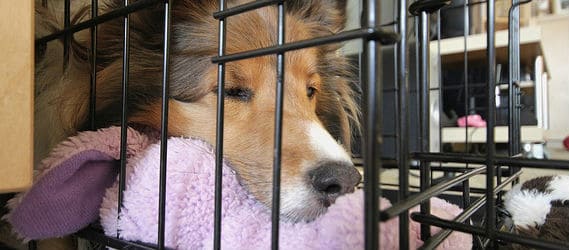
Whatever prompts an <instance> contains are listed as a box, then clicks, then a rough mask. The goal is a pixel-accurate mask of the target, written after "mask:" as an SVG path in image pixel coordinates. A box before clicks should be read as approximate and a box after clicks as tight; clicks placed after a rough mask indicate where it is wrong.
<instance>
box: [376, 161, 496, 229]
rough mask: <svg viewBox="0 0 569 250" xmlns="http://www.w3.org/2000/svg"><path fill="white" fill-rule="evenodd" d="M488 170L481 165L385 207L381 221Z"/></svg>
mask: <svg viewBox="0 0 569 250" xmlns="http://www.w3.org/2000/svg"><path fill="white" fill-rule="evenodd" d="M485 170H486V167H479V168H475V169H472V170H471V171H470V172H467V173H464V174H461V175H459V176H457V177H455V178H452V179H449V180H447V181H444V182H441V183H438V184H436V185H434V186H431V187H430V188H428V189H426V190H424V191H422V192H421V193H417V194H415V195H412V196H409V197H408V198H407V199H405V200H404V201H402V202H400V203H397V204H395V205H394V206H392V207H390V208H388V209H385V210H383V211H381V213H380V215H379V218H380V220H381V221H386V220H389V219H391V218H393V217H395V216H397V215H398V214H400V213H402V212H403V211H405V210H408V209H410V208H411V207H413V206H416V205H417V204H419V203H421V202H423V201H425V200H427V199H429V198H431V197H433V196H435V195H438V194H440V193H442V192H444V191H446V190H447V189H449V188H450V187H453V186H455V185H457V184H459V183H460V182H463V181H464V180H466V179H469V178H470V177H472V176H474V175H477V174H480V173H482V172H484V171H485Z"/></svg>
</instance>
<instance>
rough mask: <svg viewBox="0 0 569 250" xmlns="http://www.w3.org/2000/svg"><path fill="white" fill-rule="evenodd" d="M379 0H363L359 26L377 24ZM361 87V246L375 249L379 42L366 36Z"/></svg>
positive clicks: (379, 165)
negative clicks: (363, 231)
mask: <svg viewBox="0 0 569 250" xmlns="http://www.w3.org/2000/svg"><path fill="white" fill-rule="evenodd" d="M379 21H380V6H379V1H374V0H365V1H363V19H362V22H363V23H362V27H364V28H368V29H374V28H376V27H379ZM362 56H363V57H362V64H363V65H362V90H363V95H364V96H363V99H362V101H363V110H364V114H365V115H364V123H363V124H364V130H363V135H364V136H363V145H362V153H363V158H364V193H365V194H364V195H365V201H364V206H365V208H364V220H365V249H368V250H372V249H373V250H376V249H378V246H379V237H377V236H378V235H379V227H378V221H379V217H378V215H379V213H378V208H379V201H378V198H379V196H380V195H381V190H380V189H379V186H378V185H379V172H380V170H381V162H380V161H378V160H377V159H378V158H379V157H378V156H379V154H381V151H380V149H381V143H382V138H381V137H379V136H381V124H382V116H381V109H379V108H378V100H382V98H381V95H382V91H381V90H382V89H383V87H382V83H381V80H380V79H381V75H380V74H381V57H380V56H381V51H380V43H379V42H378V41H375V40H373V38H368V39H365V40H363V55H362Z"/></svg>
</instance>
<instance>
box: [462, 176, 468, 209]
mask: <svg viewBox="0 0 569 250" xmlns="http://www.w3.org/2000/svg"><path fill="white" fill-rule="evenodd" d="M469 206H470V179H466V180H465V181H464V182H462V207H469Z"/></svg>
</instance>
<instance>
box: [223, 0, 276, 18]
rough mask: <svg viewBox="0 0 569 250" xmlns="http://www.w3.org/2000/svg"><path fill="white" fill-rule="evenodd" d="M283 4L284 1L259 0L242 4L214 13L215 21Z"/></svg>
mask: <svg viewBox="0 0 569 250" xmlns="http://www.w3.org/2000/svg"><path fill="white" fill-rule="evenodd" d="M282 2H284V0H258V1H254V2H248V3H245V4H241V5H239V6H235V7H231V8H229V9H225V10H220V11H217V12H214V13H213V18H215V19H223V18H228V17H230V16H235V15H238V14H241V13H245V12H247V11H251V10H256V9H259V8H263V7H266V6H269V5H273V4H281V3H282Z"/></svg>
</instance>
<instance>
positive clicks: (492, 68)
mask: <svg viewBox="0 0 569 250" xmlns="http://www.w3.org/2000/svg"><path fill="white" fill-rule="evenodd" d="M494 8H495V0H488V3H487V5H486V17H487V20H488V21H487V22H486V30H487V31H488V33H487V34H488V35H487V36H486V59H487V65H486V66H487V67H488V72H487V73H488V75H487V79H488V81H487V86H486V88H487V89H486V91H487V92H486V98H488V102H487V107H488V113H487V114H488V115H487V117H486V122H487V125H488V126H487V127H486V150H487V153H486V160H485V162H486V167H487V168H488V171H486V200H487V202H486V237H487V238H488V239H489V240H490V245H489V247H490V248H495V247H496V242H495V232H496V207H495V200H494V179H495V178H496V172H495V170H496V168H495V163H494V159H495V157H496V145H495V144H494V127H495V125H496V117H495V108H496V95H495V90H494V88H495V87H496V47H495V42H496V38H495V36H496V34H495V33H494V32H495V27H494V21H495V11H494Z"/></svg>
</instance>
